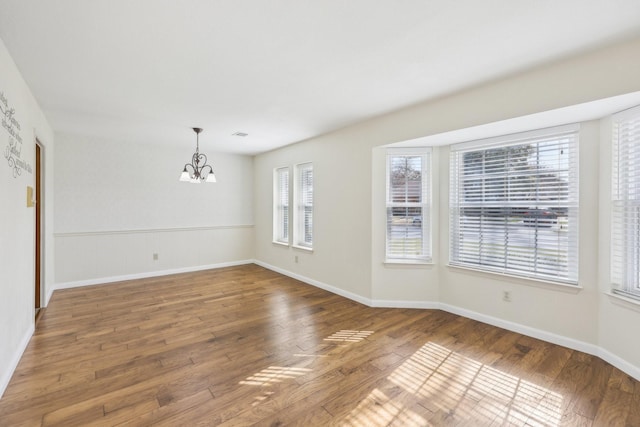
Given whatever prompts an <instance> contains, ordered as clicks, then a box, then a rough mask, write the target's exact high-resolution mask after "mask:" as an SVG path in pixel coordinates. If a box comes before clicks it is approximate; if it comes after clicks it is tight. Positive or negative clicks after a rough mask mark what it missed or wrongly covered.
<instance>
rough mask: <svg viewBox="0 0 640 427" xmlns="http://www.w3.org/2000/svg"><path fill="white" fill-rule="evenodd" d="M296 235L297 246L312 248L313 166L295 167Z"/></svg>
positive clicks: (309, 164) (310, 164) (302, 165)
mask: <svg viewBox="0 0 640 427" xmlns="http://www.w3.org/2000/svg"><path fill="white" fill-rule="evenodd" d="M296 181H297V183H296V218H295V221H296V234H295V242H296V245H298V246H303V247H307V248H311V247H313V164H312V163H302V164H299V165H297V166H296Z"/></svg>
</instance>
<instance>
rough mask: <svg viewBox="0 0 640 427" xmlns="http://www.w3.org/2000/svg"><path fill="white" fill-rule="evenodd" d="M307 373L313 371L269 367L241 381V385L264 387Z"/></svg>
mask: <svg viewBox="0 0 640 427" xmlns="http://www.w3.org/2000/svg"><path fill="white" fill-rule="evenodd" d="M307 372H311V369H306V368H289V367H282V366H269V367H268V368H265V369H263V370H262V371H260V372H258V373H256V374H253V375H251V376H249V377H247V379H245V380H244V381H240V383H239V384H242V385H254V386H263V385H269V384H273V383H281V382H283V381H286V380H291V379H295V378H297V377H299V376H302V375H304V374H306V373H307Z"/></svg>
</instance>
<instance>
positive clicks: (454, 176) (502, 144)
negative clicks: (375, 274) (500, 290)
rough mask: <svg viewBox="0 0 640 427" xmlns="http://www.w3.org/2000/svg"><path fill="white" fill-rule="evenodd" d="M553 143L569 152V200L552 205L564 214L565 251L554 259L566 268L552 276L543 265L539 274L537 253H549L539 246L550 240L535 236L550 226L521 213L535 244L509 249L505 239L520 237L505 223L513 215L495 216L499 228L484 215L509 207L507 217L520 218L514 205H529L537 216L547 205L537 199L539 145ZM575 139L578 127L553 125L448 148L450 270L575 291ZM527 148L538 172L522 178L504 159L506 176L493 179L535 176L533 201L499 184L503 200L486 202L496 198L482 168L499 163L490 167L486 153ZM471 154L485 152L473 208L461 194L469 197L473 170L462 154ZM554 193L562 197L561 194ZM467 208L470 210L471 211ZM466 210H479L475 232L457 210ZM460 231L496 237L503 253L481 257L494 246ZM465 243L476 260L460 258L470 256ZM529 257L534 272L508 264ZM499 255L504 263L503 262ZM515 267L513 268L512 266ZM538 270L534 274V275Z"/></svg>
mask: <svg viewBox="0 0 640 427" xmlns="http://www.w3.org/2000/svg"><path fill="white" fill-rule="evenodd" d="M554 138H558V141H561V140H562V139H563V138H566V139H567V140H568V142H567V144H568V145H567V147H568V150H569V151H568V152H567V160H566V161H567V168H566V174H567V183H566V186H567V190H566V192H567V199H566V200H563V201H562V202H561V201H560V200H558V201H556V204H555V206H554V207H555V208H557V209H566V210H567V213H566V217H567V225H566V226H567V243H566V252H557V257H558V258H557V259H560V258H565V259H566V260H565V263H564V264H562V263H561V264H559V265H558V266H557V272H556V274H554V273H553V272H552V271H551V267H544V266H543V267H541V268H540V269H538V265H543V263H540V262H539V260H540V259H544V258H541V257H543V256H544V255H542V254H541V253H543V252H544V251H546V250H548V248H544V247H541V245H542V244H544V243H543V242H544V241H548V239H550V237H549V236H545V235H543V236H544V237H542V238H540V239H538V235H539V233H540V234H541V235H542V231H540V230H541V229H542V228H543V227H544V228H546V227H547V226H548V225H543V223H542V221H539V220H538V219H533V221H532V220H531V217H526V216H525V215H532V214H529V213H528V212H527V213H522V218H523V219H522V222H523V224H525V223H526V224H528V225H527V227H531V228H532V229H534V230H535V231H534V235H535V237H534V238H531V239H530V240H531V241H533V242H534V244H533V246H531V247H528V245H525V246H520V247H518V246H516V245H515V244H514V245H513V246H509V245H510V244H511V241H510V240H509V237H510V234H511V233H517V232H518V231H517V230H518V228H516V227H517V226H514V225H513V224H509V222H510V221H509V218H510V216H511V215H512V214H511V213H510V214H509V215H506V214H505V215H500V211H497V212H498V214H497V215H496V218H498V219H499V218H503V217H504V219H505V222H504V223H503V224H502V225H493V224H499V223H493V224H492V223H491V219H489V218H490V214H489V213H487V214H485V212H489V211H490V209H492V208H493V209H503V208H506V209H510V207H511V206H513V207H515V208H516V210H514V209H511V210H509V211H508V212H516V214H515V216H517V215H520V213H518V212H519V211H518V210H517V209H518V207H519V206H518V205H520V204H521V205H522V206H525V205H528V209H531V208H533V209H535V211H534V213H533V215H534V216H535V215H537V214H538V212H539V209H540V206H543V205H544V204H545V203H544V202H545V200H544V199H543V198H542V197H541V196H540V195H539V190H540V189H541V188H543V187H541V186H540V185H539V183H540V182H544V180H543V177H544V176H545V172H544V171H545V170H544V168H543V167H541V166H540V165H541V162H540V158H541V155H540V154H539V153H540V149H541V146H540V144H541V143H544V142H545V141H547V142H549V143H551V142H552V141H553V140H554ZM579 139H580V125H579V124H572V125H565V126H557V127H553V128H547V129H539V130H534V131H529V132H522V133H517V134H511V135H503V136H500V137H495V138H488V139H483V140H476V141H469V142H464V143H460V144H454V145H452V146H451V147H450V148H451V152H450V171H449V174H450V194H449V199H450V206H449V208H450V224H449V238H450V243H449V265H450V266H453V267H461V268H467V269H472V270H478V271H483V272H488V273H496V274H501V275H508V276H514V277H522V278H527V279H532V280H537V281H542V282H549V283H554V284H559V285H569V286H571V287H576V288H579V286H578V274H579V264H578V259H579V242H578V238H579V236H578V228H579V218H578V217H579ZM527 144H534V147H536V148H535V150H536V153H537V156H538V157H537V159H538V163H537V165H536V167H535V168H534V169H533V170H534V172H531V171H530V170H529V171H528V172H527V173H523V172H521V171H514V170H515V169H514V168H513V167H510V166H508V164H507V161H508V160H504V164H506V165H507V167H505V168H504V169H503V170H504V173H503V174H502V175H497V176H502V177H503V179H504V180H505V182H511V181H510V179H511V178H520V177H521V176H522V175H526V174H529V175H530V176H532V177H534V179H536V183H537V185H535V186H533V187H532V188H533V189H535V190H536V192H535V194H536V196H535V198H533V199H526V198H525V196H520V197H522V198H521V199H518V196H517V195H516V193H515V191H516V190H512V189H511V187H510V184H502V187H501V188H504V189H505V191H506V192H505V193H503V194H502V196H501V197H505V199H500V198H499V197H500V196H498V198H497V199H495V200H493V201H492V202H488V201H487V199H490V198H491V197H487V196H494V197H496V196H495V194H493V193H492V190H486V188H491V186H489V187H486V183H485V181H489V180H490V179H491V178H492V177H493V176H492V175H491V172H487V171H486V166H487V164H491V165H494V166H493V167H496V166H495V165H496V164H500V163H490V162H488V161H487V157H486V156H487V154H489V155H490V153H488V152H489V151H491V150H495V149H499V148H508V147H519V146H526V145H527ZM559 144H560V143H559V142H557V143H556V145H559ZM475 152H478V153H481V152H482V153H484V156H485V157H483V160H482V162H481V163H482V172H481V173H479V180H480V181H479V182H481V183H482V184H481V190H479V191H478V193H477V194H478V195H479V200H478V201H477V202H476V201H474V202H473V203H471V202H470V201H469V199H468V198H467V199H466V200H463V198H464V197H465V191H466V192H467V194H468V192H469V190H468V188H469V185H470V184H469V181H470V180H469V174H470V173H469V170H472V169H471V167H469V166H465V165H464V160H463V155H464V154H465V153H475ZM561 153H562V151H561ZM528 156H529V154H527V157H522V159H526V160H527V162H528V161H529V157H528ZM558 164H559V163H558ZM465 168H467V169H465ZM465 170H466V171H467V172H468V174H467V175H466V176H467V178H466V184H467V187H465V186H464V184H463V182H465V181H464V177H465V175H464V174H465ZM560 170H561V169H558V171H560ZM547 174H548V173H547ZM556 179H557V178H556ZM555 185H556V186H558V188H560V186H559V184H555ZM560 185H561V184H560ZM525 188H530V187H525ZM554 188H555V187H554ZM543 189H544V188H543ZM476 191H477V190H476ZM493 191H497V190H493ZM558 191H559V192H560V190H558ZM496 194H499V193H496ZM467 197H469V196H467ZM547 203H548V202H547ZM497 204H500V207H498V208H496V207H495V206H493V205H497ZM471 205H473V206H472V207H471ZM525 207H526V206H525ZM467 208H470V209H478V210H479V212H480V214H479V217H478V220H476V222H478V223H480V225H478V226H477V228H473V227H474V226H475V224H474V223H472V222H471V223H469V224H470V225H469V224H467V223H463V222H462V221H463V220H462V218H463V216H461V215H460V211H461V209H467ZM543 210H544V209H543ZM491 215H495V214H491ZM556 215H557V216H556V226H557V227H561V226H560V223H559V222H558V217H559V215H558V214H556ZM470 216H473V215H470V214H468V215H466V217H470ZM466 221H467V222H469V221H470V220H466ZM483 221H484V222H485V224H488V225H483V224H482V222H483ZM501 227H502V229H501ZM463 230H471V232H472V233H473V232H475V230H478V231H477V233H478V234H479V235H480V236H484V235H490V234H491V232H495V233H496V234H494V235H493V236H490V238H491V237H493V238H496V237H495V236H498V237H501V236H502V237H504V239H505V249H504V253H503V254H499V255H494V254H492V253H491V252H492V251H491V250H489V253H490V255H485V256H482V255H480V254H482V251H483V248H488V247H490V245H492V243H490V241H489V240H487V242H485V241H484V240H483V238H482V237H479V238H478V239H469V240H466V241H465V240H464V236H462V234H463V233H464V231H463ZM559 232H560V231H559ZM500 233H504V235H501V234H500ZM559 240H560V239H559V238H558V241H559ZM465 243H466V244H467V245H474V244H477V246H478V254H479V255H478V256H477V261H476V260H474V259H471V260H465V256H464V255H465V254H471V253H473V251H470V250H469V249H461V248H463V246H464V245H465ZM510 248H514V249H512V250H511V251H509V249H510ZM523 248H524V249H523ZM560 248H561V245H560V244H558V246H557V247H556V250H558V251H560ZM530 252H531V253H532V255H531V256H533V259H534V260H535V261H534V264H535V268H534V269H533V270H531V269H527V268H525V267H524V263H526V261H523V266H521V267H520V268H517V261H512V259H515V258H516V257H518V256H521V257H526V256H529V253H530ZM501 256H502V257H503V258H501ZM492 257H493V258H492ZM483 258H484V260H483ZM472 261H473V262H472ZM545 261H546V260H545ZM483 262H484V263H483ZM499 263H503V265H502V266H499V265H497V264H499ZM514 265H515V266H516V267H514ZM545 268H546V269H547V272H545ZM536 269H538V270H537V271H536Z"/></svg>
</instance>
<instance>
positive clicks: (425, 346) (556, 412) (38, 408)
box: [0, 265, 640, 427]
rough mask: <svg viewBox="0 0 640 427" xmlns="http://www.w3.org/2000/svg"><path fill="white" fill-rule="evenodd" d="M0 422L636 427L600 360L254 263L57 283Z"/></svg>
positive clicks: (625, 381) (636, 396) (619, 382)
mask: <svg viewBox="0 0 640 427" xmlns="http://www.w3.org/2000/svg"><path fill="white" fill-rule="evenodd" d="M0 425H1V426H65V427H67V426H115V425H129V426H147V425H158V426H195V425H212V426H213V425H222V426H248V425H261V426H262V425H264V426H282V425H300V426H316V425H317V426H325V425H336V426H363V427H364V426H386V425H394V426H427V425H434V426H440V425H447V426H474V427H475V426H503V425H513V426H558V425H575V426H640V383H639V382H638V381H635V380H634V379H633V378H630V377H629V376H627V375H626V374H624V373H623V372H621V371H619V370H618V369H616V368H614V367H612V366H611V365H609V364H607V363H606V362H604V361H602V360H601V359H599V358H597V357H593V356H590V355H587V354H584V353H580V352H577V351H573V350H569V349H567V348H564V347H560V346H556V345H552V344H549V343H546V342H543V341H539V340H536V339H533V338H530V337H527V336H523V335H519V334H516V333H512V332H509V331H506V330H503V329H499V328H495V327H493V326H489V325H486V324H483V323H479V322H476V321H473V320H470V319H466V318H464V317H460V316H456V315H453V314H449V313H446V312H442V311H438V310H410V309H380V308H370V307H366V306H363V305H361V304H358V303H356V302H353V301H350V300H347V299H345V298H342V297H340V296H337V295H333V294H331V293H329V292H325V291H323V290H320V289H317V288H314V287H312V286H309V285H305V284H303V283H301V282H298V281H296V280H293V279H291V278H288V277H285V276H282V275H280V274H277V273H274V272H272V271H269V270H265V269H263V268H261V267H258V266H256V265H246V266H240V267H230V268H223V269H217V270H208V271H203V272H197V273H188V274H180V275H173V276H165V277H161V278H152V279H144V280H135V281H128V282H121V283H117V284H108V285H99V286H91V287H84V288H75V289H67V290H60V291H56V292H55V293H54V295H53V298H52V300H51V302H50V304H49V306H48V308H47V310H46V312H45V313H44V315H43V316H42V318H41V319H40V321H39V322H38V325H37V328H36V331H35V334H34V336H33V338H32V339H31V342H30V343H29V346H28V348H27V349H26V351H25V354H24V356H23V358H22V360H21V361H20V364H19V366H18V368H17V370H16V372H15V374H14V376H13V378H12V380H11V382H10V384H9V386H8V388H7V390H6V392H5V394H4V396H3V397H2V399H0Z"/></svg>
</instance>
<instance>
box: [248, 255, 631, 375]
mask: <svg viewBox="0 0 640 427" xmlns="http://www.w3.org/2000/svg"><path fill="white" fill-rule="evenodd" d="M254 263H255V264H257V265H259V266H261V267H264V268H266V269H269V270H272V271H275V272H277V273H280V274H283V275H285V276H289V277H292V278H294V279H296V280H300V281H301V282H304V283H307V284H309V285H312V286H315V287H317V288H320V289H324V290H326V291H329V292H331V293H334V294H336V295H340V296H343V297H345V298H349V299H351V300H353V301H356V302H359V303H361V304H364V305H367V306H369V307H385V308H416V309H429V310H443V311H446V312H449V313H452V314H457V315H458V316H462V317H466V318H469V319H473V320H477V321H478V322H482V323H487V324H489V325H492V326H497V327H498V328H503V329H506V330H508V331H511V332H516V333H519V334H522V335H526V336H529V337H532V338H537V339H540V340H543V341H547V342H549V343H552V344H556V345H561V346H563V347H567V348H570V349H572V350H577V351H581V352H583V353H587V354H591V355H593V356H596V357H599V358H601V359H602V360H604V361H605V362H608V363H610V364H611V365H613V366H615V367H616V368H618V369H620V370H621V371H623V372H625V373H626V374H628V375H630V376H632V377H633V378H635V379H636V380H638V381H640V368H639V367H637V366H635V365H633V364H631V363H629V362H627V361H626V360H624V359H622V358H621V357H619V356H616V355H615V354H613V353H611V352H609V351H608V350H605V349H603V348H601V347H599V346H597V345H594V344H589V343H586V342H584V341H580V340H576V339H573V338H569V337H565V336H563V335H558V334H554V333H552V332H547V331H543V330H541V329H536V328H532V327H530V326H525V325H522V324H520V323H515V322H510V321H508V320H504V319H500V318H497V317H493V316H489V315H486V314H482V313H478V312H475V311H472V310H467V309H464V308H460V307H456V306H453V305H450V304H445V303H441V302H437V301H401V300H375V299H369V298H364V297H362V296H360V295H356V294H354V293H352V292H347V291H344V290H342V289H339V288H336V287H335V286H331V285H328V284H326V283H322V282H319V281H317V280H314V279H310V278H308V277H306V276H302V275H300V274H296V273H293V272H291V271H288V270H285V269H283V268H280V267H276V266H273V265H270V264H267V263H265V262H262V261H259V260H254Z"/></svg>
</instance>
